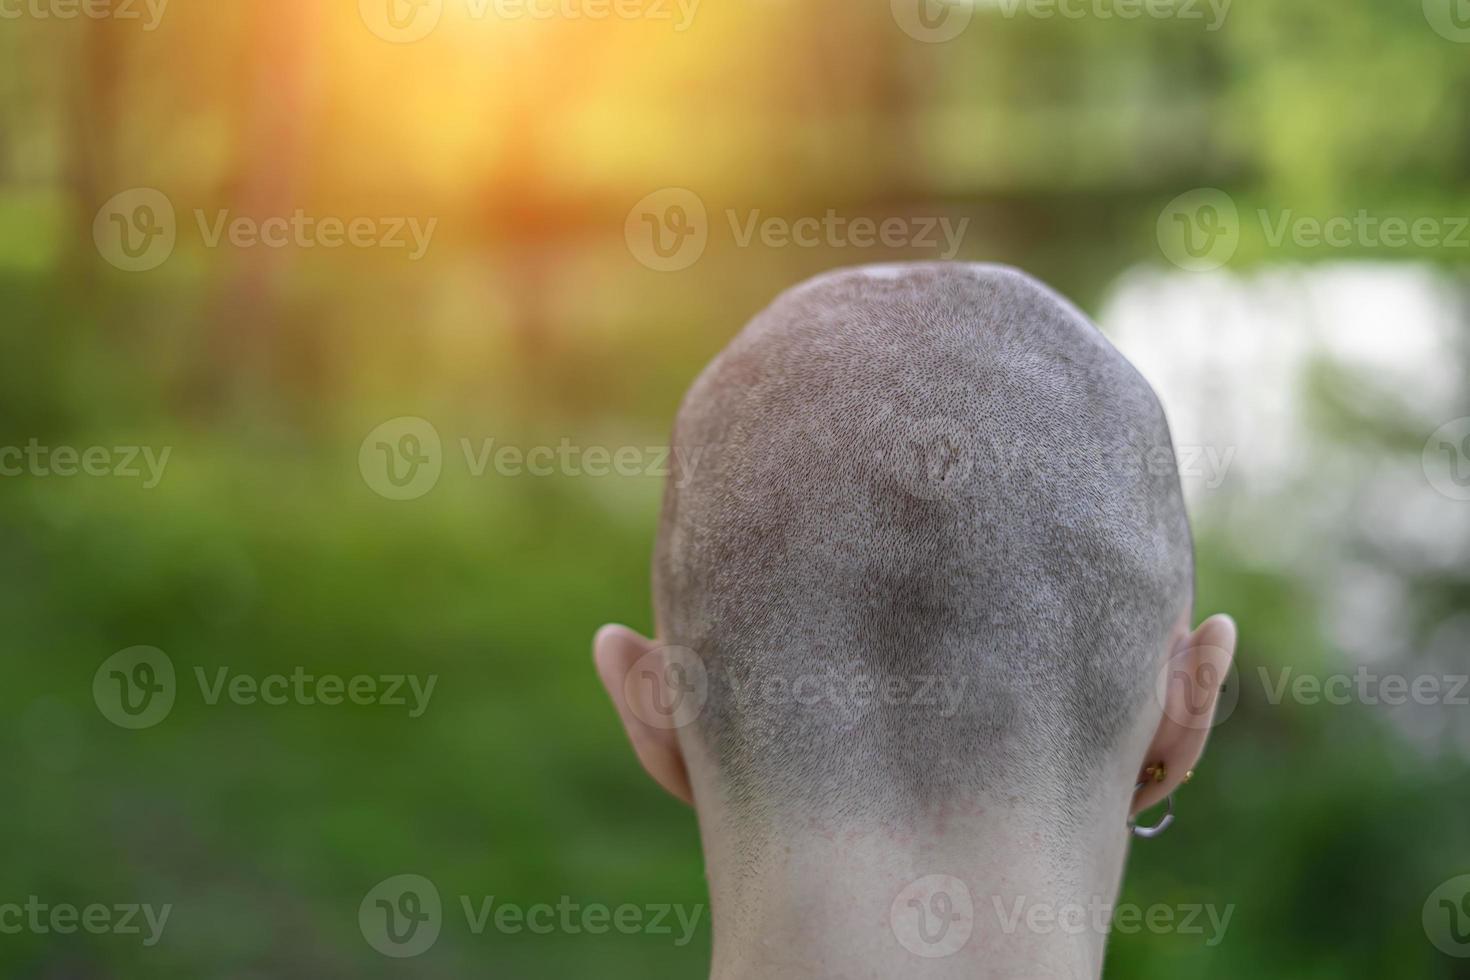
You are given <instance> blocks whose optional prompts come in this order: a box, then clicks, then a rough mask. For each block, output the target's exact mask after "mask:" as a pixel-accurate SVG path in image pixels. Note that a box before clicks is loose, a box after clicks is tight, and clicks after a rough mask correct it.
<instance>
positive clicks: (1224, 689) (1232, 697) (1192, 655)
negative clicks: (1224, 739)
mask: <svg viewBox="0 0 1470 980" xmlns="http://www.w3.org/2000/svg"><path fill="white" fill-rule="evenodd" d="M1215 691H1218V692H1219V694H1218V696H1217V697H1215V698H1214V699H1213V702H1214V703H1213V709H1214V710H1213V711H1212V710H1211V708H1212V704H1211V700H1212V699H1211V697H1210V695H1211V693H1212V692H1215ZM1154 694H1155V696H1156V697H1157V698H1158V702H1159V706H1160V707H1161V708H1163V710H1164V714H1165V715H1166V716H1167V717H1168V718H1169V720H1170V721H1172V722H1174V724H1176V725H1181V726H1183V727H1185V728H1190V729H1194V730H1196V731H1198V730H1200V729H1203V728H1213V727H1214V726H1216V725H1219V724H1221V723H1222V722H1224V721H1225V720H1226V719H1227V718H1229V717H1230V716H1231V715H1232V714H1234V713H1235V709H1236V706H1237V705H1239V704H1240V672H1239V671H1238V670H1236V667H1235V660H1234V658H1233V657H1231V656H1230V652H1229V651H1228V650H1224V649H1221V648H1220V647H1212V646H1194V647H1190V648H1188V649H1186V650H1181V651H1179V652H1178V653H1176V654H1174V655H1172V656H1171V657H1169V659H1168V660H1167V661H1166V662H1165V663H1164V666H1163V667H1161V668H1160V669H1159V672H1158V674H1157V675H1156V677H1155V683H1154Z"/></svg>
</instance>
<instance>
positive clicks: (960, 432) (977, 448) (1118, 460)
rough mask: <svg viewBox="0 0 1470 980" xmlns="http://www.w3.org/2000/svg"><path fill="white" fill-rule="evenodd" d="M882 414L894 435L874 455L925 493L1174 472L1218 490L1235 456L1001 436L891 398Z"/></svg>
mask: <svg viewBox="0 0 1470 980" xmlns="http://www.w3.org/2000/svg"><path fill="white" fill-rule="evenodd" d="M875 413H876V416H877V420H878V422H879V423H881V427H882V428H883V430H884V431H886V432H888V433H890V434H891V436H892V439H891V442H890V443H889V444H888V445H886V446H884V447H881V448H880V449H878V450H877V451H876V458H875V460H874V462H875V463H876V464H878V465H879V466H880V467H882V468H883V469H885V470H887V471H888V472H889V473H890V474H891V475H892V476H893V477H894V479H895V480H896V481H897V482H898V483H899V485H900V486H901V487H902V488H903V489H904V490H905V491H907V492H908V493H909V494H911V495H912V496H914V497H918V498H919V499H921V500H933V501H939V500H950V501H955V500H960V499H963V498H965V497H968V496H973V495H974V494H976V493H978V492H983V491H985V490H988V489H993V488H995V487H997V486H1002V487H1013V486H1016V485H1017V484H1018V483H1021V482H1026V483H1031V484H1035V485H1043V484H1046V483H1050V482H1053V481H1056V480H1062V479H1076V478H1077V477H1078V476H1083V477H1086V476H1088V475H1091V474H1096V475H1097V476H1098V477H1099V478H1106V479H1113V480H1116V479H1127V478H1132V479H1140V478H1145V477H1160V476H1165V477H1167V476H1174V477H1177V478H1178V479H1179V480H1181V481H1183V482H1186V483H1190V482H1194V483H1198V484H1200V485H1202V486H1203V487H1204V489H1206V490H1216V489H1219V487H1220V486H1221V485H1222V484H1224V482H1225V478H1226V476H1227V474H1228V473H1229V470H1230V467H1231V465H1232V464H1233V463H1234V461H1235V456H1236V447H1235V446H1206V445H1186V444H1180V445H1178V446H1173V445H1170V444H1169V443H1167V442H1164V443H1159V444H1156V445H1149V446H1138V447H1129V448H1126V449H1125V448H1115V447H1104V446H1098V445H1083V444H1080V443H1077V442H1069V441H1066V440H1063V439H1056V440H1052V441H1047V440H1045V439H1031V438H1019V439H1018V438H1007V439H997V438H995V437H994V435H993V434H990V433H987V432H984V431H980V430H977V429H976V428H975V426H973V425H967V424H965V423H964V422H962V421H961V420H959V419H957V418H952V417H949V416H945V415H934V416H928V417H923V418H915V417H911V416H909V415H907V414H905V413H903V412H901V411H899V410H897V409H895V408H894V406H893V405H892V404H891V403H888V402H883V403H880V404H879V405H878V406H877V407H876V408H875Z"/></svg>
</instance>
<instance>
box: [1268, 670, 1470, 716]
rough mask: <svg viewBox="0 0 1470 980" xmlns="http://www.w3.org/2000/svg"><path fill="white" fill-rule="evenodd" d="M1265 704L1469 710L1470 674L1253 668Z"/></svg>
mask: <svg viewBox="0 0 1470 980" xmlns="http://www.w3.org/2000/svg"><path fill="white" fill-rule="evenodd" d="M1256 669H1257V671H1258V672H1259V673H1260V678H1261V686H1262V688H1263V689H1264V690H1265V692H1266V701H1267V702H1268V703H1270V704H1272V705H1279V704H1280V703H1281V702H1282V701H1284V700H1286V699H1287V697H1290V698H1291V700H1292V701H1294V702H1296V703H1297V704H1303V705H1318V704H1329V705H1335V706H1339V707H1340V706H1342V705H1347V704H1366V705H1370V706H1375V705H1387V706H1389V707H1397V706H1399V705H1405V704H1416V705H1420V706H1423V707H1428V706H1432V705H1449V706H1453V707H1470V674H1416V675H1414V676H1412V677H1411V676H1408V675H1406V674H1393V673H1389V674H1383V673H1379V672H1377V671H1374V670H1370V669H1369V668H1368V667H1366V666H1363V665H1359V667H1358V669H1357V670H1355V671H1354V672H1353V673H1351V674H1342V673H1339V674H1330V675H1328V676H1326V677H1322V676H1318V675H1315V674H1297V673H1295V672H1294V671H1293V670H1292V668H1290V667H1283V668H1280V669H1278V670H1276V671H1275V674H1276V676H1275V677H1274V678H1273V677H1272V676H1271V675H1272V671H1271V669H1270V668H1267V667H1258V668H1256Z"/></svg>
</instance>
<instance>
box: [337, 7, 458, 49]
mask: <svg viewBox="0 0 1470 980" xmlns="http://www.w3.org/2000/svg"><path fill="white" fill-rule="evenodd" d="M357 9H358V12H359V13H360V14H361V15H362V22H363V23H364V24H366V25H367V28H368V30H370V31H372V32H373V33H374V34H376V35H377V36H378V37H380V38H382V39H383V40H384V41H387V42H389V43H390V44H412V43H413V42H415V41H422V40H423V39H424V38H426V37H428V36H429V35H430V34H431V33H433V31H434V28H436V27H438V26H439V20H440V18H441V17H443V16H444V0H357Z"/></svg>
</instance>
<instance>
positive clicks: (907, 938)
mask: <svg viewBox="0 0 1470 980" xmlns="http://www.w3.org/2000/svg"><path fill="white" fill-rule="evenodd" d="M888 924H889V927H890V928H892V930H893V935H894V937H895V938H897V939H898V942H899V944H900V945H901V946H903V948H904V949H906V950H908V951H909V952H910V953H913V954H914V955H915V956H922V957H924V958H925V959H938V958H939V957H943V956H953V955H954V954H955V953H958V952H959V951H960V950H961V949H963V948H964V946H965V943H967V942H969V941H970V934H971V933H973V932H974V931H975V900H974V898H973V897H972V896H971V895H970V888H969V886H968V885H966V884H965V883H964V882H963V881H961V880H960V879H958V878H956V877H954V876H953V875H943V874H933V875H925V876H924V877H922V878H920V879H918V880H917V881H914V882H912V883H910V884H909V885H907V886H906V887H905V888H904V889H903V890H902V891H900V892H899V893H898V894H897V895H895V896H894V898H893V904H892V905H890V906H889V908H888Z"/></svg>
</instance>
